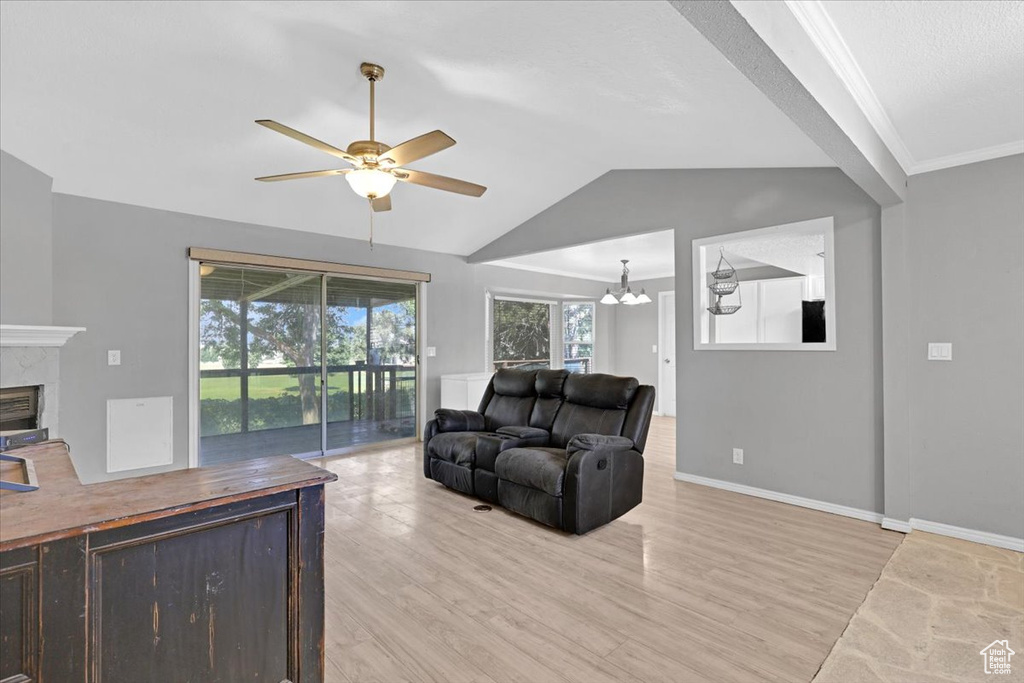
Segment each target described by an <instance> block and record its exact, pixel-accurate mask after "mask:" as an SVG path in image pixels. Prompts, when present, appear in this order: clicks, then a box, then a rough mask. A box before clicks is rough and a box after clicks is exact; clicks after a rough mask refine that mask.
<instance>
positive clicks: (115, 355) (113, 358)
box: [107, 349, 121, 365]
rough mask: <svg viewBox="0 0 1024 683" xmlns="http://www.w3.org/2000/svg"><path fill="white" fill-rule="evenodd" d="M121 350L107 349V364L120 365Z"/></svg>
mask: <svg viewBox="0 0 1024 683" xmlns="http://www.w3.org/2000/svg"><path fill="white" fill-rule="evenodd" d="M120 364H121V352H120V351H119V350H117V349H111V350H109V351H107V365H120Z"/></svg>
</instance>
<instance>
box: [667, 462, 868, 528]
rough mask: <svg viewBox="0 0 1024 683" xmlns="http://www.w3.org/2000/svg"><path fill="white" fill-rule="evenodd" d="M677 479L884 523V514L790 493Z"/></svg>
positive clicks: (681, 475) (677, 475)
mask: <svg viewBox="0 0 1024 683" xmlns="http://www.w3.org/2000/svg"><path fill="white" fill-rule="evenodd" d="M675 478H676V479H677V480H679V481H687V482H690V483H691V484H700V485H701V486H710V487H712V488H716V489H724V490H726V491H732V492H733V493H742V494H743V495H745V496H754V497H755V498H766V499H768V500H774V501H778V502H780V503H789V504H790V505H797V506H799V507H802V508H810V509H811V510H821V511H822V512H830V513H832V514H833V515H842V516H843V517H853V518H854V519H861V520H864V521H865V522H874V523H875V524H881V523H882V514H881V513H879V512H871V511H870V510H861V509H860V508H852V507H847V506H846V505H837V504H835V503H826V502H825V501H823V500H814V499H813V498H803V497H802V496H794V495H792V494H789V493H779V492H778V491H769V490H768V489H759V488H756V487H754V486H747V485H746V484H736V483H733V482H731V481H722V480H721V479H711V478H709V477H701V476H698V475H696V474H687V473H685V472H676V473H675Z"/></svg>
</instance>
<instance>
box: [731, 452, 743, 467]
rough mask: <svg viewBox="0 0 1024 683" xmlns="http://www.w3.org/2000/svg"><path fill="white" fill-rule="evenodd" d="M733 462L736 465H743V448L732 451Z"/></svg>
mask: <svg viewBox="0 0 1024 683" xmlns="http://www.w3.org/2000/svg"><path fill="white" fill-rule="evenodd" d="M732 461H733V463H734V464H736V465H742V464H743V449H742V448H734V449H732Z"/></svg>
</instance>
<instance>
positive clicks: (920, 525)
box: [910, 517, 1024, 553]
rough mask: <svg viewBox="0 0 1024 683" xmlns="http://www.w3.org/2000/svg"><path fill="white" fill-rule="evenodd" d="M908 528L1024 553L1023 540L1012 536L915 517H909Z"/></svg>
mask: <svg viewBox="0 0 1024 683" xmlns="http://www.w3.org/2000/svg"><path fill="white" fill-rule="evenodd" d="M910 526H911V528H912V529H914V530H915V531H927V532H928V533H930V534H939V535H941V536H950V537H952V538H959V539H961V540H963V541H974V542H975V543H983V544H984V545H992V546H995V547H997V548H1006V549H1007V550H1016V551H1017V552H1018V553H1024V539H1021V538H1014V537H1013V536H1003V535H1001V534H993V533H990V532H988V531H977V530H975V529H965V528H963V527H961V526H953V525H952V524H942V523H940V522H929V521H928V520H926V519H917V518H916V517H911V519H910Z"/></svg>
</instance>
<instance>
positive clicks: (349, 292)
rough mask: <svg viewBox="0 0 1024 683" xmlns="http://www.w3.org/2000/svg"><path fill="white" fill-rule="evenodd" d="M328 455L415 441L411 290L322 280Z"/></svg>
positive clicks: (396, 285)
mask: <svg viewBox="0 0 1024 683" xmlns="http://www.w3.org/2000/svg"><path fill="white" fill-rule="evenodd" d="M326 292H327V294H326V300H327V321H328V325H327V326H326V332H327V415H328V422H327V445H326V448H327V450H328V451H331V450H335V449H339V448H347V447H349V446H352V445H355V444H365V443H374V442H377V441H386V440H388V439H399V438H405V437H411V436H415V435H416V285H413V284H408V283H397V282H379V281H372V280H358V279H353V278H343V277H331V276H328V277H327V283H326Z"/></svg>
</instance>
